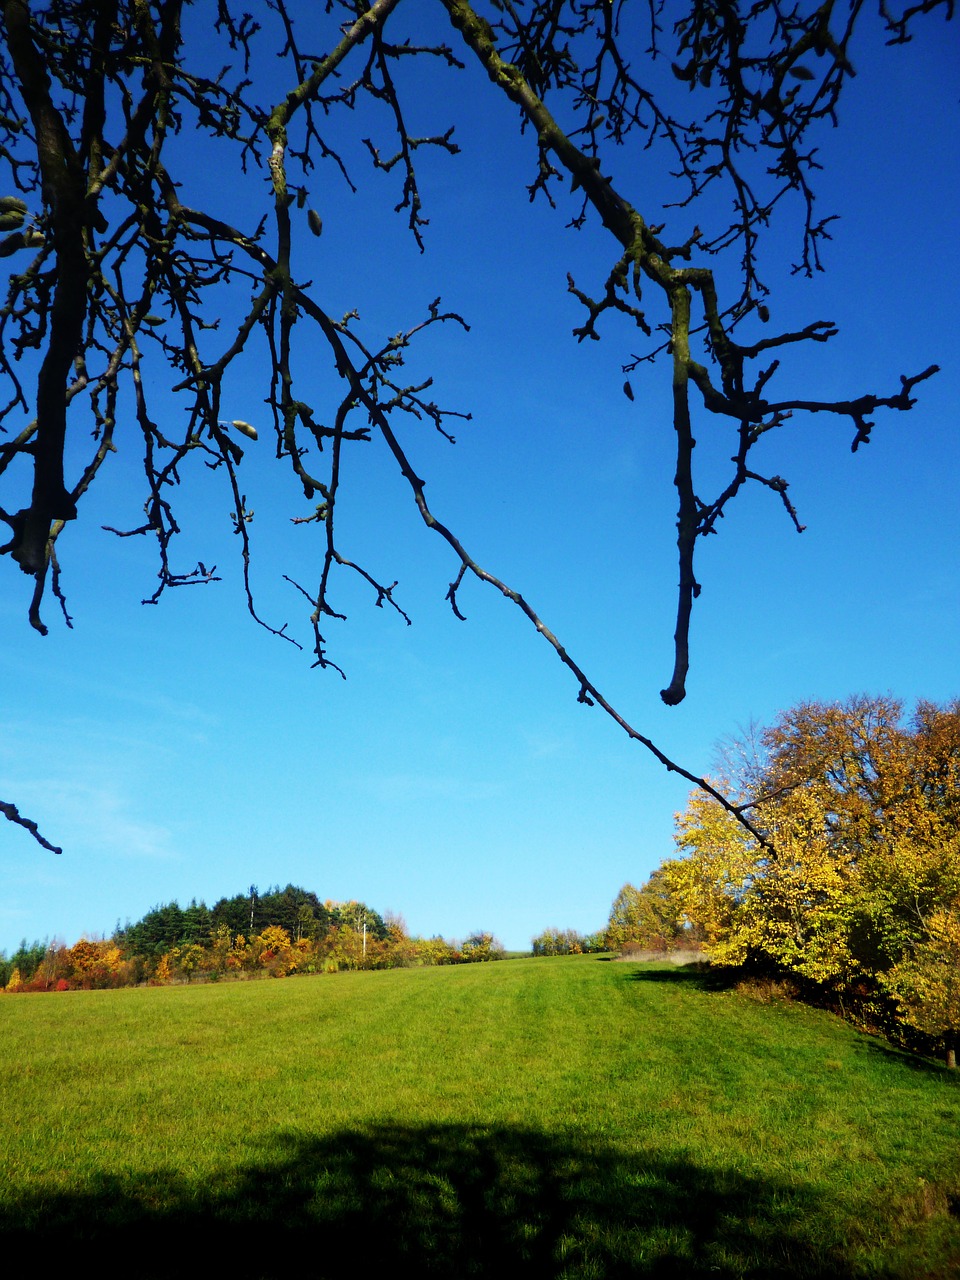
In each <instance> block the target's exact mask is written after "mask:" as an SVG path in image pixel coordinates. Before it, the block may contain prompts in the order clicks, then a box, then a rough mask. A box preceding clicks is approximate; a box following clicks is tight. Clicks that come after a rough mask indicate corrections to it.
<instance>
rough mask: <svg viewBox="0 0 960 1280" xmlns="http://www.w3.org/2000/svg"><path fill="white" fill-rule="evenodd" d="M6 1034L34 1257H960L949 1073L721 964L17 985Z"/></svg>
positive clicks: (807, 1267)
mask: <svg viewBox="0 0 960 1280" xmlns="http://www.w3.org/2000/svg"><path fill="white" fill-rule="evenodd" d="M0 1035H2V1038H3V1040H2V1042H3V1045H4V1047H5V1050H6V1061H7V1063H8V1068H7V1072H6V1078H5V1080H4V1086H3V1090H2V1094H0V1150H2V1152H3V1175H4V1176H3V1179H2V1182H0V1232H2V1234H3V1239H4V1243H6V1244H8V1246H9V1245H13V1244H18V1243H19V1244H23V1245H25V1246H26V1247H27V1248H28V1249H29V1250H30V1254H31V1257H32V1258H33V1259H34V1260H35V1261H37V1260H40V1259H41V1258H43V1257H44V1256H49V1257H50V1258H51V1259H52V1258H62V1257H63V1256H64V1250H65V1249H66V1250H67V1251H68V1252H67V1256H68V1257H69V1259H70V1260H71V1261H80V1260H82V1259H83V1258H85V1257H89V1259H90V1261H91V1262H92V1263H93V1265H98V1264H99V1263H102V1261H103V1259H104V1258H106V1257H111V1258H119V1257H123V1258H124V1259H125V1262H124V1264H123V1266H124V1270H125V1271H126V1272H127V1274H131V1275H140V1276H167V1275H169V1276H175V1275H176V1276H182V1275H200V1274H203V1273H205V1272H206V1271H207V1270H209V1269H210V1268H214V1267H215V1268H216V1273H217V1274H222V1275H224V1276H229V1277H231V1280H232V1278H233V1277H241V1276H249V1277H254V1276H264V1277H266V1276H274V1275H277V1276H280V1275H283V1276H286V1275H301V1276H326V1275H337V1276H342V1275H343V1274H344V1272H345V1269H348V1270H349V1272H350V1273H351V1274H353V1273H354V1272H357V1271H358V1270H359V1271H360V1272H361V1273H363V1274H366V1273H369V1272H370V1271H371V1270H373V1271H376V1270H379V1269H381V1268H382V1267H383V1266H384V1265H388V1266H392V1267H395V1266H396V1265H397V1264H398V1263H400V1262H403V1261H404V1260H407V1261H409V1262H410V1264H411V1267H410V1269H413V1270H416V1272H417V1273H418V1274H421V1275H429V1276H470V1275H481V1276H482V1275H497V1276H504V1277H505V1280H509V1277H510V1276H511V1275H513V1274H518V1275H522V1276H569V1277H575V1276H576V1277H604V1276H634V1275H650V1276H656V1277H668V1276H677V1277H681V1276H682V1277H688V1276H694V1277H696V1276H703V1277H708V1276H710V1277H718V1276H719V1277H739V1276H750V1277H764V1276H771V1277H772V1276H790V1277H793V1276H797V1277H799V1276H821V1277H828V1276H829V1277H833V1276H839V1277H843V1276H861V1275H862V1276H883V1277H903V1278H904V1280H918V1278H919V1277H949V1276H954V1275H957V1274H960V1153H958V1142H957V1139H958V1135H960V1124H958V1121H960V1081H958V1079H956V1078H955V1075H954V1074H951V1073H948V1072H946V1071H945V1070H943V1069H941V1068H940V1067H939V1066H937V1065H936V1064H933V1063H928V1062H925V1061H922V1060H919V1059H915V1058H910V1057H907V1056H906V1055H903V1054H900V1053H898V1052H896V1051H895V1050H892V1049H890V1048H889V1047H888V1046H886V1045H884V1044H883V1043H882V1042H880V1041H877V1040H872V1039H869V1038H867V1037H864V1036H861V1035H858V1034H857V1033H856V1032H854V1031H853V1030H852V1029H850V1028H849V1027H847V1026H845V1025H844V1024H842V1023H840V1022H838V1021H836V1020H835V1019H833V1018H831V1017H830V1016H829V1015H828V1014H825V1013H821V1012H818V1011H815V1010H811V1009H807V1008H804V1007H802V1006H799V1005H758V1004H756V1003H755V1002H752V1001H750V1000H748V999H746V998H744V997H742V996H740V995H738V994H737V993H736V992H734V991H729V990H723V989H718V988H717V987H716V984H715V982H714V981H712V980H711V978H710V976H709V975H700V974H695V973H691V972H683V971H680V972H678V971H676V970H672V969H661V968H659V967H656V966H640V965H627V964H615V963H611V962H609V961H606V960H602V959H597V958H595V957H583V958H572V959H549V960H529V959H528V960H524V961H519V960H517V961H504V962H501V963H499V964H494V965H469V966H463V967H457V968H444V969H420V970H406V971H393V972H386V973H366V974H362V973H361V974H342V975H337V976H335V977H327V978H312V979H290V980H287V981H284V982H275V981H265V982H256V983H237V984H232V985H220V986H198V987H192V988H190V987H180V988H155V989H146V990H140V991H115V992H89V993H83V992H71V993H66V994H63V995H45V996H11V997H4V998H3V999H2V1000H0ZM7 1255H8V1256H16V1250H12V1251H11V1250H10V1249H9V1248H8V1250H7ZM187 1260H188V1261H187Z"/></svg>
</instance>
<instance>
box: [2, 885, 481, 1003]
mask: <svg viewBox="0 0 960 1280" xmlns="http://www.w3.org/2000/svg"><path fill="white" fill-rule="evenodd" d="M503 955H504V949H503V945H502V944H501V943H500V942H499V941H498V939H497V938H495V937H494V935H493V934H492V933H488V932H484V931H477V932H475V933H473V934H471V935H470V936H469V937H468V938H466V939H465V940H464V941H462V942H460V941H457V940H451V939H445V938H442V937H439V936H437V937H433V938H421V937H416V936H411V935H410V934H409V933H408V931H407V927H406V925H405V923H404V921H403V918H402V916H398V915H394V914H391V913H387V915H386V916H385V917H384V916H382V915H380V913H379V912H378V911H374V910H373V908H372V907H368V906H367V905H366V903H363V902H356V901H350V902H332V901H330V900H329V899H328V900H326V901H321V900H320V899H319V897H318V896H317V895H316V894H315V893H313V892H311V891H310V890H308V889H303V888H301V887H299V886H297V885H292V884H288V885H287V886H286V887H285V888H283V889H281V888H280V887H279V886H277V887H275V888H272V889H268V890H267V891H266V892H265V893H262V894H261V893H260V892H259V891H258V890H257V887H256V885H251V886H250V888H249V889H248V890H247V892H246V893H238V894H235V895H234V896H233V897H232V898H220V899H219V900H218V901H217V902H216V903H215V904H214V905H213V907H208V906H207V904H206V903H205V902H203V901H201V902H197V901H196V899H194V900H193V901H192V902H191V903H190V905H189V906H187V907H183V908H182V907H181V906H180V905H179V903H177V902H169V903H166V904H164V905H161V906H157V907H154V908H152V910H150V911H148V912H147V913H146V915H144V916H143V917H142V919H140V920H138V921H136V922H135V923H134V924H129V923H128V924H126V925H125V926H123V927H120V926H119V925H118V927H117V928H116V930H115V931H114V933H113V936H112V937H110V938H100V939H91V938H81V939H80V941H79V942H76V943H75V944H74V945H73V946H72V947H67V946H66V945H65V943H63V942H59V941H54V942H53V943H49V944H48V943H42V942H34V943H27V942H26V940H24V941H23V942H22V943H21V945H20V947H19V948H18V950H17V951H16V952H15V953H14V954H13V955H12V956H10V957H9V958H8V957H6V956H5V955H2V954H0V988H2V989H3V990H5V991H10V992H23V991H69V990H76V989H80V990H87V991H89V990H96V989H102V988H110V987H123V986H134V985H138V984H141V983H150V984H155V985H163V984H165V983H171V982H193V981H198V980H199V981H220V980H223V979H229V978H234V979H239V978H251V977H263V976H270V977H276V978H280V977H286V976H287V975H288V974H293V973H305V974H311V973H335V972H337V971H338V970H341V969H393V968H399V967H402V966H407V965H435V964H466V963H476V962H479V961H487V960H500V959H502V958H503Z"/></svg>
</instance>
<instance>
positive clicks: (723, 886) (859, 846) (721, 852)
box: [662, 697, 960, 1038]
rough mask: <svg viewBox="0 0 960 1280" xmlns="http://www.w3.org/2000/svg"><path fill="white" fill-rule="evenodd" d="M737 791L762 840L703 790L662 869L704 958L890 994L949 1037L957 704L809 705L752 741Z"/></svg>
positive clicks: (958, 806)
mask: <svg viewBox="0 0 960 1280" xmlns="http://www.w3.org/2000/svg"><path fill="white" fill-rule="evenodd" d="M754 746H755V747H756V748H757V750H756V751H755V752H751V753H744V758H748V759H750V760H751V763H750V765H749V767H747V768H745V770H744V773H743V775H742V776H741V777H740V778H739V779H738V780H737V781H730V783H729V789H730V790H731V793H732V794H736V795H738V796H739V797H740V802H741V803H744V804H746V805H749V808H750V812H751V814H752V816H753V822H754V825H755V827H756V828H757V830H758V831H759V832H760V833H761V836H762V843H761V842H760V841H758V840H756V839H754V838H753V837H752V836H751V835H750V834H749V833H748V832H746V831H745V830H744V828H743V827H742V826H741V825H740V824H738V823H737V822H736V821H735V820H734V819H733V818H732V816H731V815H730V813H729V812H728V811H727V810H725V809H723V808H722V807H721V806H719V805H717V804H716V803H715V802H713V801H712V799H711V798H710V797H709V796H705V795H704V794H703V793H702V792H696V793H694V794H693V795H692V796H691V798H690V803H689V805H688V808H687V810H686V811H685V812H684V813H683V814H680V815H678V826H677V846H678V852H679V853H680V854H681V855H683V856H681V857H679V858H676V859H673V860H670V861H668V862H666V863H665V864H664V866H663V868H662V870H663V873H664V876H665V878H666V879H667V881H668V882H669V883H670V885H671V886H672V888H673V892H674V894H675V896H676V899H677V901H678V902H679V904H680V906H681V908H682V910H683V912H684V914H685V915H686V917H687V918H688V919H689V920H692V921H696V922H697V923H698V924H699V926H700V927H701V928H702V930H703V932H704V936H705V939H706V941H707V942H708V944H709V946H710V949H711V954H712V956H713V958H714V959H716V960H720V961H722V962H727V963H743V962H745V961H747V960H750V959H755V960H761V961H766V962H767V963H768V964H773V965H774V966H776V967H778V968H780V969H784V970H788V971H790V972H792V973H794V974H798V975H800V976H802V977H804V978H807V979H809V980H810V981H812V982H815V983H818V984H820V985H822V986H825V987H827V988H829V989H832V990H834V991H836V992H838V993H841V994H842V993H844V992H849V991H851V990H852V989H853V988H854V987H855V986H859V988H860V989H861V991H863V992H865V993H866V994H871V993H873V994H878V995H879V994H882V993H883V992H887V993H892V994H893V995H894V996H895V998H896V1000H897V1001H898V1002H899V1005H900V1008H901V1013H902V1017H903V1020H905V1021H907V1022H909V1023H910V1024H911V1025H913V1026H915V1027H917V1028H919V1029H921V1030H924V1031H926V1032H928V1033H929V1034H932V1035H942V1036H945V1037H947V1038H949V1037H951V1036H953V1035H954V1034H955V1032H956V1017H955V1011H954V1009H953V1004H952V1003H951V1002H952V1001H953V1000H954V992H953V985H952V983H951V982H947V981H946V978H945V975H947V974H948V972H949V969H950V965H951V963H952V960H951V959H950V957H951V956H952V954H953V953H952V951H951V948H952V947H953V945H954V942H955V936H954V935H955V933H956V913H957V902H958V898H960V820H958V819H960V703H952V704H950V705H948V706H945V707H937V706H935V705H934V704H932V703H926V702H922V703H920V704H919V705H918V706H917V708H916V710H915V711H914V713H913V715H912V717H910V718H909V719H908V718H907V717H905V715H904V711H903V706H902V704H901V703H900V702H898V701H897V700H896V699H893V698H867V697H854V698H850V699H848V700H847V701H846V702H844V703H836V704H824V703H803V704H800V705H798V706H797V707H794V708H791V709H790V710H788V711H786V712H784V713H782V714H781V715H780V716H779V717H778V719H777V720H776V722H775V723H774V724H773V725H771V726H770V727H769V728H768V729H766V730H764V731H762V732H761V733H760V734H759V735H757V737H756V738H755V740H754Z"/></svg>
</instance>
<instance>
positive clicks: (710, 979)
mask: <svg viewBox="0 0 960 1280" xmlns="http://www.w3.org/2000/svg"><path fill="white" fill-rule="evenodd" d="M627 977H628V978H629V980H630V981H631V982H660V983H669V984H670V985H671V986H677V987H680V986H682V987H688V988H689V989H690V990H692V991H730V990H731V989H732V988H733V987H735V986H736V985H737V983H738V982H740V981H741V980H742V978H743V974H742V972H740V971H739V970H737V969H726V968H723V967H722V966H721V965H709V964H706V963H704V964H702V965H701V964H687V965H670V966H668V965H666V964H664V965H663V966H662V967H660V966H657V967H656V968H654V967H653V966H652V965H644V966H643V967H642V968H641V967H637V968H636V969H632V970H630V971H629V972H628V974H627Z"/></svg>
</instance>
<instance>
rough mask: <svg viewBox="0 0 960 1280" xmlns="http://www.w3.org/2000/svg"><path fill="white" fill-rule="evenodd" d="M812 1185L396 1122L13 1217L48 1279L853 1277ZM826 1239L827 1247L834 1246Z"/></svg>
mask: <svg viewBox="0 0 960 1280" xmlns="http://www.w3.org/2000/svg"><path fill="white" fill-rule="evenodd" d="M833 1220H834V1219H833V1218H832V1216H831V1215H830V1214H829V1213H826V1214H825V1213H824V1206H823V1205H822V1204H820V1203H819V1202H818V1200H817V1197H816V1195H815V1194H814V1193H813V1192H812V1191H811V1190H810V1189H808V1188H801V1187H796V1186H791V1185H787V1184H781V1185H777V1184H774V1183H772V1182H763V1181H757V1180H754V1179H751V1178H748V1177H745V1176H743V1175H741V1174H739V1173H735V1172H733V1171H715V1170H709V1169H706V1168H701V1167H699V1166H698V1165H696V1164H695V1163H692V1162H687V1161H685V1160H675V1161H672V1162H671V1161H664V1160H663V1159H660V1158H655V1157H652V1158H647V1157H646V1156H645V1155H644V1154H643V1153H635V1154H628V1155H624V1154H623V1153H622V1152H619V1151H616V1150H614V1149H612V1148H610V1147H604V1146H602V1145H596V1144H592V1145H589V1146H580V1145H578V1144H577V1142H576V1140H574V1139H571V1138H568V1137H562V1136H550V1135H547V1134H544V1133H542V1132H538V1131H536V1130H528V1129H522V1128H505V1127H499V1128H491V1127H481V1126H466V1125H438V1126H435V1127H422V1128H404V1127H400V1126H389V1125H383V1126H379V1127H373V1128H370V1129H367V1130H365V1131H362V1132H357V1131H343V1132H339V1133H335V1134H332V1135H330V1136H328V1137H324V1138H323V1139H312V1138H305V1137H302V1136H295V1135H284V1136H278V1137H277V1138H276V1140H275V1141H274V1143H273V1145H272V1146H271V1148H270V1149H269V1150H264V1151H263V1152H262V1153H261V1158H260V1159H257V1160H255V1161H251V1162H249V1163H247V1164H245V1165H242V1166H240V1167H233V1168H229V1169H224V1170H223V1172H222V1174H221V1175H220V1176H219V1177H216V1178H209V1177H208V1178H207V1179H206V1181H205V1182H204V1183H203V1184H198V1183H197V1182H195V1181H191V1180H189V1179H186V1178H183V1177H181V1176H179V1175H175V1174H171V1173H165V1172H157V1173H155V1174H151V1175H143V1176H140V1177H138V1178H136V1179H135V1180H134V1179H131V1178H124V1177H121V1176H104V1177H101V1179H100V1180H99V1181H98V1182H97V1183H96V1184H87V1186H85V1187H84V1188H78V1189H77V1191H76V1192H75V1193H74V1194H70V1195H62V1194H61V1195H57V1196H51V1197H49V1198H45V1199H33V1200H26V1199H23V1200H21V1201H20V1203H18V1204H17V1205H16V1206H15V1207H14V1208H12V1209H8V1210H7V1211H6V1212H5V1213H4V1214H3V1215H2V1216H0V1238H2V1240H3V1242H4V1244H5V1245H6V1246H7V1250H6V1253H7V1256H8V1257H16V1256H20V1255H18V1251H17V1249H16V1247H15V1246H17V1245H19V1246H21V1248H22V1251H23V1253H22V1256H24V1257H29V1259H30V1265H31V1268H32V1269H34V1270H36V1269H37V1268H38V1267H42V1265H43V1263H44V1262H46V1261H52V1262H56V1263H57V1265H58V1266H59V1265H62V1263H63V1262H64V1261H68V1262H69V1265H70V1266H71V1268H72V1269H76V1268H77V1266H78V1264H80V1269H81V1270H82V1269H83V1266H82V1264H83V1263H85V1262H89V1264H90V1265H91V1267H96V1268H97V1269H98V1270H99V1269H100V1268H101V1267H102V1265H103V1262H104V1260H105V1259H110V1260H111V1261H116V1262H121V1260H122V1262H121V1265H122V1268H123V1271H124V1272H125V1273H126V1274H128V1275H132V1276H140V1277H160V1276H184V1275H190V1276H194V1275H203V1274H207V1273H209V1274H216V1275H219V1276H224V1277H229V1278H230V1280H239V1278H240V1277H244V1278H247V1277H273V1276H277V1277H279V1276H284V1277H287V1276H290V1275H299V1276H303V1277H310V1276H316V1277H321V1276H323V1277H326V1276H337V1277H338V1280H339V1278H340V1277H342V1276H344V1275H353V1274H358V1273H359V1274H363V1275H371V1274H374V1275H375V1274H378V1273H380V1272H381V1269H382V1268H385V1267H386V1268H389V1269H390V1270H389V1272H388V1273H387V1274H391V1275H392V1274H394V1272H395V1271H396V1273H398V1274H400V1275H403V1274H405V1273H407V1272H409V1273H410V1274H413V1275H417V1276H445V1277H469V1276H498V1277H505V1278H509V1277H512V1276H520V1277H534V1276H538V1277H552V1276H557V1277H559V1276H564V1277H571V1278H572V1277H597V1278H602V1277H621V1276H623V1277H627V1276H656V1277H701V1276H702V1277H707V1276H709V1277H711V1278H712V1280H716V1278H717V1277H720V1278H721V1280H722V1278H724V1277H727V1278H732V1277H734V1276H737V1277H755V1278H758V1280H759V1277H769V1276H774V1275H775V1276H778V1277H828V1276H830V1277H838V1278H839V1277H845V1276H849V1275H852V1274H853V1272H852V1271H851V1270H850V1269H849V1267H848V1264H847V1262H846V1261H845V1258H844V1253H843V1250H842V1246H841V1245H840V1244H839V1243H838V1242H837V1241H836V1240H835V1239H834V1240H832V1241H831V1239H830V1233H829V1231H824V1224H825V1222H827V1221H833ZM821 1231H824V1235H823V1236H821V1235H820V1234H819V1233H820V1232H821Z"/></svg>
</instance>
